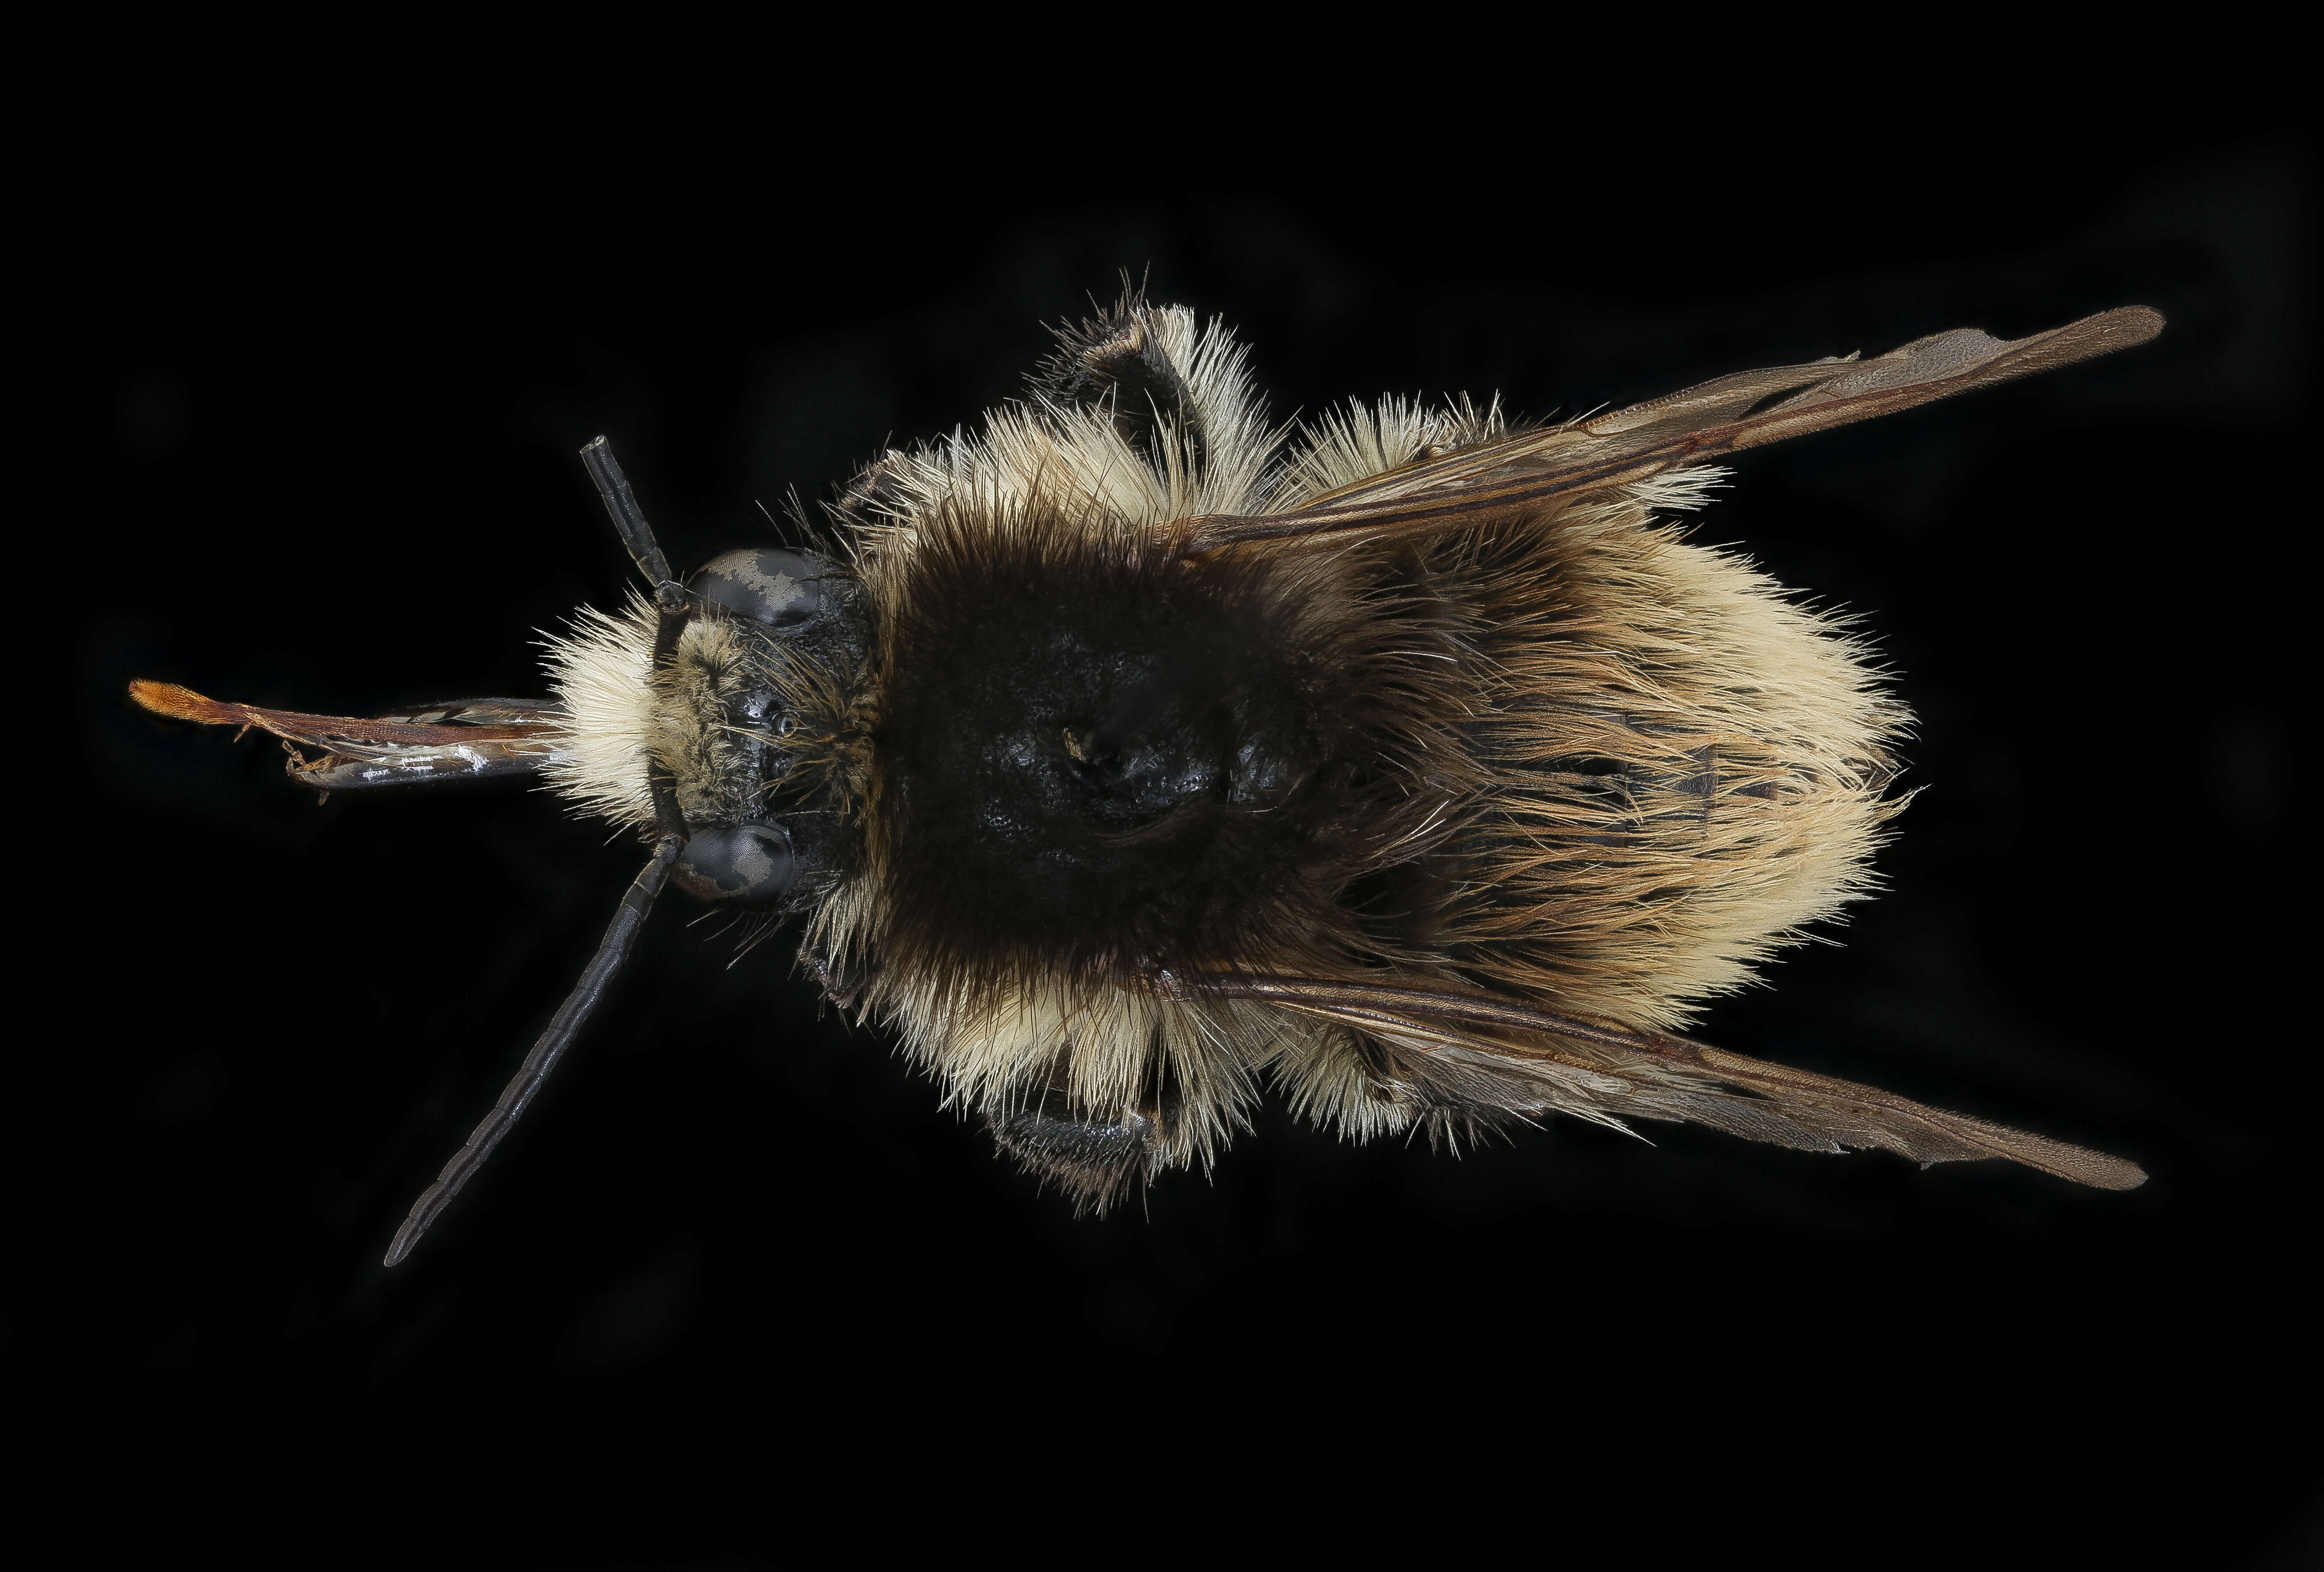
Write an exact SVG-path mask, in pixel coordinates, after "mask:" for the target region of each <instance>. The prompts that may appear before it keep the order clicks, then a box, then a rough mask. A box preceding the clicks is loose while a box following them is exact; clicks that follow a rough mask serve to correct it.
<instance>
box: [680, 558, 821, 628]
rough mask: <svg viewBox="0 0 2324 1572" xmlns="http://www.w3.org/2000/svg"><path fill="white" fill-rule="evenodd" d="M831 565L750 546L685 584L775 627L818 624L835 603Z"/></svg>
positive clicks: (707, 567)
mask: <svg viewBox="0 0 2324 1572" xmlns="http://www.w3.org/2000/svg"><path fill="white" fill-rule="evenodd" d="M830 574H831V565H830V564H829V563H827V562H825V561H824V560H823V559H822V558H821V557H819V556H811V555H809V554H808V553H807V552H804V551H785V550H783V549H782V548H780V547H773V546H750V547H743V548H742V550H740V551H729V552H727V553H725V554H724V555H723V556H714V557H712V558H711V559H710V560H709V562H707V563H705V565H703V566H702V567H701V568H700V569H698V570H697V571H696V573H695V575H694V576H693V577H692V578H690V579H688V580H687V584H686V587H687V590H689V591H690V592H692V593H694V594H695V595H696V596H698V597H700V598H701V599H703V600H705V601H713V602H716V603H717V604H719V605H722V606H724V607H725V608H726V609H727V610H728V611H734V612H738V613H740V614H741V615H742V616H745V617H748V618H749V619H751V621H753V622H760V623H763V624H765V625H766V626H767V627H770V628H797V627H800V626H802V625H804V624H806V623H808V622H812V621H815V620H816V618H817V617H819V616H821V615H822V614H823V612H824V610H825V607H826V606H827V605H829V604H830V602H831V600H832V595H831V593H830V590H829V589H828V587H827V586H826V585H825V584H824V583H823V582H822V581H823V580H824V579H825V578H826V577H827V576H828V575H830Z"/></svg>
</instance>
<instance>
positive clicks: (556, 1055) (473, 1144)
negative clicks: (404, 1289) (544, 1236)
mask: <svg viewBox="0 0 2324 1572" xmlns="http://www.w3.org/2000/svg"><path fill="white" fill-rule="evenodd" d="M685 844H686V842H685V841H683V840H682V839H680V838H679V837H678V836H676V835H665V836H663V837H662V838H661V840H660V841H659V842H658V843H657V844H656V845H655V847H654V854H653V860H651V861H650V862H648V863H647V864H646V865H645V867H644V868H643V869H640V870H639V873H638V877H637V878H635V879H633V880H632V881H631V884H630V887H629V891H628V893H627V894H625V895H623V896H622V904H621V905H620V906H616V907H614V908H613V922H612V923H611V924H608V925H607V926H606V929H605V937H604V941H603V942H601V943H599V944H598V946H597V953H596V954H595V955H594V956H592V957H590V960H589V964H588V966H587V967H586V968H585V969H584V970H583V971H582V973H581V980H580V981H578V982H576V983H575V984H574V985H573V991H572V992H571V993H569V994H567V995H566V996H565V1002H564V1003H563V1004H561V1005H559V1006H558V1007H557V1014H556V1015H554V1016H550V1017H549V1030H547V1031H546V1032H543V1033H542V1034H540V1041H539V1042H538V1043H534V1044H533V1045H532V1052H531V1053H528V1054H526V1055H525V1056H524V1063H523V1064H521V1065H520V1066H519V1067H518V1069H517V1072H516V1076H515V1078H514V1079H513V1080H511V1081H510V1082H509V1083H508V1086H507V1089H505V1090H503V1092H502V1093H501V1099H500V1101H498V1102H496V1103H494V1104H493V1111H492V1112H491V1113H489V1114H486V1115H485V1116H484V1123H482V1124H480V1125H478V1126H476V1127H475V1132H474V1133H473V1134H471V1135H469V1136H468V1144H467V1145H465V1146H463V1147H461V1148H460V1150H459V1151H458V1152H457V1153H455V1154H453V1157H452V1161H450V1162H449V1163H446V1164H444V1172H442V1173H439V1174H438V1175H437V1176H436V1182H435V1183H433V1184H431V1185H429V1187H428V1188H427V1189H426V1190H421V1191H420V1199H419V1200H415V1201H413V1202H412V1203H411V1212H410V1216H408V1217H406V1218H404V1219H403V1227H400V1228H398V1229H396V1230H395V1239H394V1242H393V1243H392V1244H390V1245H389V1246H388V1247H387V1264H388V1265H390V1266H392V1265H394V1264H396V1263H397V1262H399V1261H401V1260H402V1259H403V1258H404V1257H405V1256H406V1255H410V1254H411V1247H412V1246H414V1245H417V1244H418V1243H420V1235H422V1234H424V1233H426V1232H427V1231H428V1226H429V1224H430V1223H432V1222H434V1221H435V1220H436V1218H438V1215H440V1214H441V1213H442V1212H443V1210H444V1209H445V1208H446V1207H447V1206H449V1205H450V1204H451V1202H452V1198H453V1197H454V1196H456V1195H457V1194H459V1193H460V1187H461V1186H462V1185H464V1184H466V1183H467V1182H468V1180H469V1177H470V1176H471V1175H473V1174H474V1173H475V1172H476V1170H477V1169H479V1168H482V1167H483V1166H484V1159H485V1158H487V1157H490V1156H491V1155H492V1154H493V1147H495V1146H497V1145H500V1144H501V1137H502V1136H503V1135H507V1134H508V1133H509V1131H510V1129H511V1128H512V1126H514V1125H515V1124H516V1122H517V1120H518V1119H520V1118H521V1117H524V1110H525V1108H526V1107H527V1106H528V1105H529V1104H530V1103H531V1101H532V1099H533V1094H534V1093H536V1092H538V1091H539V1089H540V1087H541V1083H542V1082H543V1081H545V1080H548V1079H549V1071H552V1070H555V1069H556V1068H557V1062H558V1060H559V1059H561V1058H563V1057H564V1056H565V1051H566V1050H567V1048H570V1047H571V1046H572V1045H573V1039H574V1038H576V1037H577V1036H579V1035H580V1034H581V1028H582V1027H583V1026H584V1025H587V1024H588V1020H589V1016H590V1015H591V1014H592V1012H594V1011H595V1009H596V1007H597V1004H598V1001H599V1000H601V999H603V998H604V997H605V990H606V989H607V988H609V987H611V986H612V985H613V979H614V978H615V977H616V976H618V975H619V974H620V972H621V970H622V963H623V962H624V961H628V960H629V958H630V951H632V950H634V949H636V948H637V944H638V934H639V933H641V932H642V931H643V930H644V928H645V925H646V914H647V913H648V912H649V911H651V910H652V909H653V903H654V896H658V895H659V894H660V893H661V887H662V886H663V885H664V884H666V883H668V882H669V870H670V867H671V865H672V864H674V863H676V862H677V861H678V851H679V850H680V849H681V848H683V847H684V846H685Z"/></svg>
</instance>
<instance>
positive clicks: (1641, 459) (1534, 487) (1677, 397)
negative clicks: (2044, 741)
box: [1168, 306, 2163, 555]
mask: <svg viewBox="0 0 2324 1572" xmlns="http://www.w3.org/2000/svg"><path fill="white" fill-rule="evenodd" d="M2162 330H2163V318H2162V317H2161V316H2160V315H2159V314H2157V313H2156V312H2154V311H2152V310H2150V309H2148V308H2146V307H2144V306H2126V307H2123V308H2120V309H2118V310H2114V311H2104V312H2100V313H2099V314H2098V316H2095V317H2083V318H2082V319H2081V320H2080V322H2074V323H2070V324H2068V325H2067V326H2063V327H2055V328H2052V329H2051V330H2050V331H2049V332H2047V333H2037V334H2034V335H2033V336H2031V337H2029V338H2017V339H2007V340H2004V339H1997V338H1993V337H1990V336H1987V335H1986V334H1984V333H1982V332H1980V331H1978V329H1976V328H1974V327H1963V328H1956V329H1955V330H1954V331H1952V332H1950V333H1940V334H1936V335H1934V336H1932V337H1928V338H1921V339H1915V340H1914V341H1913V342H1912V343H1911V344H1908V345H1904V347H1903V348H1901V349H1895V350H1891V351H1889V352H1888V353H1887V354H1884V355H1882V356H1880V358H1878V359H1877V360H1856V359H1853V358H1850V359H1848V360H1829V361H1819V362H1817V363H1815V364H1813V365H1797V366H1776V367H1774V368H1772V369H1769V370H1766V371H1757V372H1738V373H1737V374H1736V375H1734V376H1729V377H1720V379H1718V380H1717V381H1716V382H1704V383H1702V384H1701V385H1700V386H1699V387H1692V388H1689V389H1687V390H1685V391H1683V392H1677V393H1672V394H1670V395H1669V396H1667V397H1665V398H1661V399H1656V400H1652V401H1651V402H1649V403H1645V404H1633V405H1631V406H1630V407H1629V408H1628V409H1618V410H1615V411H1613V412H1612V413H1610V414H1606V415H1600V416H1596V417H1594V418H1591V419H1587V420H1577V421H1574V422H1572V423H1570V424H1568V425H1564V426H1553V427H1544V428H1542V429H1539V430H1535V431H1526V432H1522V433H1520V434H1519V435H1517V436H1516V437H1509V438H1508V439H1507V440H1506V441H1502V442H1496V443H1489V444H1487V445H1485V446H1481V447H1475V448H1470V449H1467V450H1465V451H1463V452H1460V453H1455V454H1452V455H1447V456H1445V457H1443V458H1440V459H1434V460H1431V461H1429V462H1426V463H1422V464H1409V465H1406V467H1405V468H1403V469H1400V470H1393V471H1390V472H1389V473H1387V474H1384V475H1379V476H1376V477H1374V478H1372V479H1370V480H1367V481H1361V482H1359V483H1356V484H1355V485H1352V486H1346V487H1342V488H1341V489H1340V490H1339V491H1336V492H1330V493H1328V494H1326V495H1324V496H1321V497H1317V498H1314V499H1312V500H1310V501H1306V502H1304V503H1302V504H1301V505H1300V506H1298V507H1296V508H1294V509H1292V510H1289V511H1287V512H1282V513H1268V514H1260V515H1255V516H1248V517H1246V516H1240V515H1230V514H1213V515H1209V516H1206V517H1203V518H1199V519H1182V520H1180V521H1178V522H1176V524H1173V525H1171V526H1169V527H1168V528H1170V529H1173V530H1175V531H1176V532H1177V535H1178V538H1179V546H1180V549H1181V550H1182V551H1184V552H1185V553H1187V554H1188V555H1193V554H1195V553H1199V552H1203V551H1209V550H1213V549H1215V548H1217V547H1222V546H1231V545H1234V544H1237V543H1239V542H1242V541H1254V540H1285V539H1293V538H1301V537H1305V536H1314V535H1342V534H1347V533H1349V532H1351V531H1361V532H1365V533H1369V534H1384V533H1396V532H1401V531H1407V530H1424V529H1425V530H1434V529H1448V528H1456V527H1459V526H1461V525H1464V524H1471V523H1481V522H1483V521H1485V520H1486V519H1489V517H1491V516H1492V515H1494V514H1497V513H1499V512H1502V511H1504V510H1508V509H1511V508H1519V507H1533V506H1536V505H1538V504H1541V503H1544V502H1547V501H1554V500H1556V499H1557V498H1560V497H1566V496H1572V495H1574V494H1577V493H1579V492H1593V491H1599V490H1602V489H1604V488H1606V487H1609V486H1619V485H1628V484H1630V483H1635V482H1637V481H1642V480H1646V479H1648V478H1650V477H1652V476H1654V475H1657V474H1661V473H1665V471H1668V470H1674V469H1683V468H1684V467H1686V466H1688V465H1690V464H1704V463H1708V462H1710V461H1711V460H1712V459H1715V458H1718V457H1719V456H1720V455H1724V454H1729V453H1736V452H1739V451H1741V450H1742V449H1744V448H1747V447H1758V446H1763V445H1765V444H1766V443H1770V442H1781V441H1784V439H1786V438H1788V437H1804V436H1806V435H1808V434H1809V433H1810V432H1814V431H1827V430H1830V429H1831V428H1832V427H1836V426H1846V425H1848V424H1849V423H1850V422H1852V421H1857V420H1868V419H1870V418H1873V417H1874V416H1876V415H1889V414H1894V413H1895V412H1896V411H1897V410H1899V409H1911V408H1912V407H1913V406H1914V405H1915V404H1925V403H1928V402H1929V401H1931V400H1935V399H1943V398H1950V396H1952V395H1953V394H1955V393H1965V392H1968V391H1970V390H1972V389H1975V388H1984V387H1991V386H1993V385H1994V384H1995V383H1997V382H2009V381H2011V380H2013V379H2015V378H2017V377H2022V376H2029V375H2031V374H2032V373H2033V372H2043V371H2050V370H2052V369H2053V368H2055V367H2058V366H2062V365H2070V364H2072V363H2074V362H2076V361H2079V360H2088V359H2089V358H2090V357H2091V356H2093V355H2099V354H2110V353H2111V352H2113V351H2115V350H2117V349H2126V348H2128V347H2130V346H2131V345H2135V344H2144V343H2145V342H2146V341H2147V340H2148V339H2150V338H2152V337H2153V336H2155V335H2156V334H2157V333H2160V332H2161V331H2162Z"/></svg>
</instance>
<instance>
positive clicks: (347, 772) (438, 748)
mask: <svg viewBox="0 0 2324 1572" xmlns="http://www.w3.org/2000/svg"><path fill="white" fill-rule="evenodd" d="M129 696H130V697H131V698H133V699H134V700H136V701H137V703H140V704H142V705H143V706H144V707H145V708H146V709H149V710H152V711H153V712H155V713H156V714H162V715H173V716H175V717H177V718H178V719H179V720H181V721H198V722H202V723H204V724H205V725H211V726H239V727H242V728H243V729H244V730H245V731H246V730H248V729H249V728H251V727H253V726H255V727H257V728H258V729H259V730H261V731H271V732H272V733H273V734H274V735H275V736H277V737H280V738H281V739H282V740H283V741H284V743H285V744H291V743H305V744H306V745H307V746H308V747H309V748H319V749H322V750H323V754H322V757H321V758H308V757H306V755H304V754H302V753H300V751H299V750H298V749H296V748H295V747H294V748H289V749H288V751H289V752H290V754H291V762H290V765H289V767H288V768H289V769H290V772H291V778H292V779H294V780H296V781H298V782H299V783H300V785H301V786H312V787H314V788H315V789H317V790H318V791H345V790H348V789H351V788H354V787H358V786H410V785H413V784H416V783H418V782H420V781H430V780H468V779H473V778H475V777H478V776H493V775H525V774H530V773H531V772H533V771H535V770H538V769H539V768H540V767H541V766H542V765H543V764H544V763H546V762H547V761H548V760H549V757H550V755H551V754H552V753H554V752H555V750H556V747H557V743H558V731H559V724H560V722H562V720H563V718H564V712H563V711H562V710H560V709H558V707H557V706H556V705H554V704H550V703H545V702H543V701H541V700H538V699H455V700H452V701H450V702H449V703H441V704H429V705H425V706H422V707H419V708H415V709H413V710H410V711H408V712H403V713H401V714H394V715H381V716H377V717H374V718H372V719H368V720H366V719H360V718H358V717H355V716H352V715H309V714H302V713H300V712H298V711H296V710H263V709H260V708H259V707H258V706H256V705H254V704H233V703H224V702H222V701H220V700H217V699H212V698H207V697H205V696H203V695H202V694H198V693H196V692H194V691H193V690H192V689H191V688H182V687H180V686H178V685H176V684H174V683H157V682H143V681H139V682H134V683H131V684H130V685H129Z"/></svg>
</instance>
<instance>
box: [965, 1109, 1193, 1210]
mask: <svg viewBox="0 0 2324 1572" xmlns="http://www.w3.org/2000/svg"><path fill="white" fill-rule="evenodd" d="M985 1122H986V1125H987V1126H988V1127H989V1128H990V1129H991V1132H992V1138H993V1140H994V1142H995V1143H996V1144H997V1145H999V1146H1000V1148H1001V1151H1002V1152H1003V1153H1004V1154H1007V1155H1009V1156H1010V1157H1013V1158H1015V1159H1016V1160H1017V1163H1018V1164H1019V1166H1020V1167H1022V1168H1023V1169H1024V1170H1025V1172H1028V1173H1030V1174H1033V1175H1035V1176H1036V1177H1037V1178H1039V1179H1042V1180H1044V1181H1055V1182H1056V1185H1057V1188H1058V1189H1060V1190H1064V1191H1065V1193H1066V1194H1067V1195H1069V1196H1071V1197H1073V1199H1074V1210H1075V1211H1077V1212H1081V1211H1092V1212H1095V1213H1097V1214H1098V1215H1099V1216H1101V1217H1102V1216H1103V1215H1104V1214H1105V1213H1106V1212H1107V1211H1108V1210H1109V1209H1111V1208H1112V1206H1113V1204H1114V1203H1115V1202H1116V1201H1118V1200H1120V1199H1121V1196H1122V1194H1123V1192H1124V1191H1125V1190H1129V1189H1130V1187H1131V1186H1132V1185H1133V1184H1142V1183H1143V1181H1145V1180H1146V1178H1147V1177H1148V1174H1149V1173H1150V1172H1151V1170H1152V1168H1153V1165H1154V1158H1155V1157H1156V1155H1157V1154H1158V1152H1159V1150H1160V1145H1161V1138H1162V1125H1161V1121H1160V1119H1159V1118H1158V1117H1157V1114H1156V1113H1155V1112H1154V1111H1152V1110H1148V1109H1139V1108H1124V1109H1123V1110H1122V1111H1121V1113H1120V1116H1119V1117H1115V1118H1112V1119H1107V1120H1097V1119H1085V1118H1076V1117H1073V1115H1072V1112H1071V1110H1070V1108H1068V1106H1067V1104H1066V1101H1065V1097H1064V1096H1063V1095H1062V1094H1061V1093H1058V1092H1056V1091H1050V1092H1047V1093H1045V1094H1043V1096H1042V1098H1041V1099H1040V1100H1039V1101H1038V1102H1037V1103H1034V1104H1032V1105H1031V1106H1029V1107H1027V1108H1016V1109H1013V1110H1011V1111H1010V1112H1007V1113H1003V1114H994V1115H988V1116H987V1117H986V1121H985Z"/></svg>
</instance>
